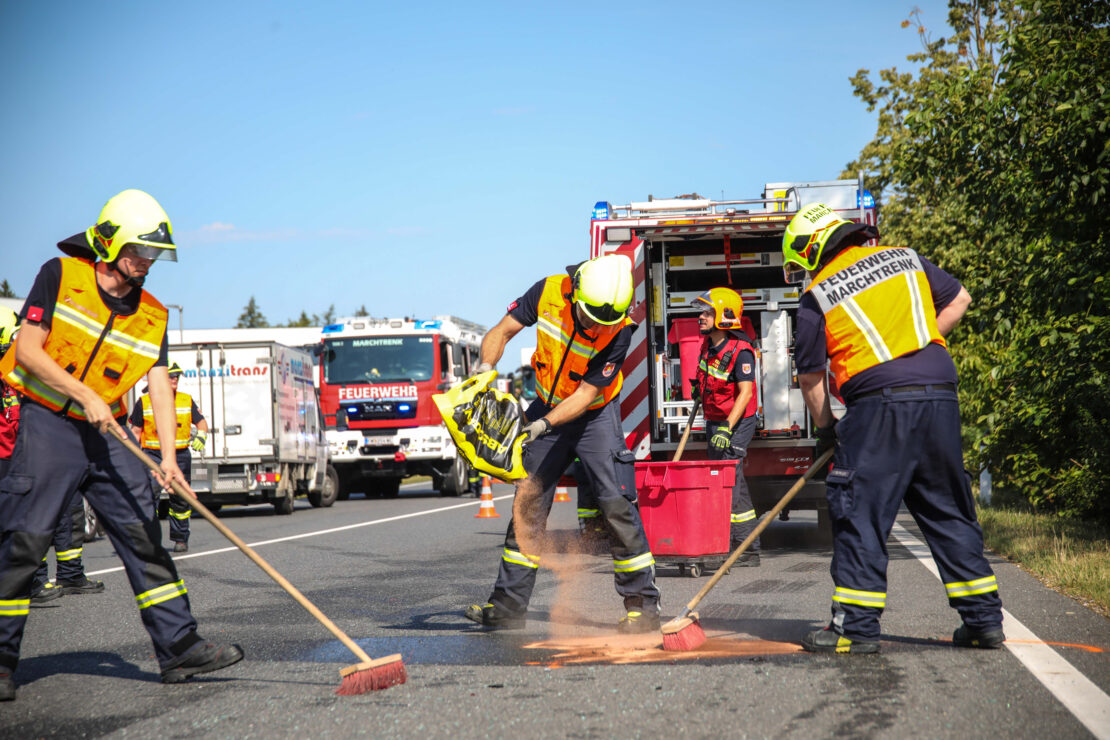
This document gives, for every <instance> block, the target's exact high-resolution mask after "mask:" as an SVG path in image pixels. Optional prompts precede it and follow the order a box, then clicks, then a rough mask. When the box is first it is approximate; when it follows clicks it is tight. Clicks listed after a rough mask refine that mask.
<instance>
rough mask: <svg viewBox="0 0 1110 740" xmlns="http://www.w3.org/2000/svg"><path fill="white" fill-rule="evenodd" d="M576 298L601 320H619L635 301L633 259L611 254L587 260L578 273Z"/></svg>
mask: <svg viewBox="0 0 1110 740" xmlns="http://www.w3.org/2000/svg"><path fill="white" fill-rule="evenodd" d="M574 302H575V303H577V304H578V305H579V307H581V309H582V311H583V312H584V313H585V314H586V315H587V316H589V317H590V318H591V319H593V320H594V321H596V322H597V323H599V324H606V325H611V324H616V323H617V322H619V321H620V320H621V319H623V318H624V317H625V314H627V313H628V307H629V305H631V303H632V262H631V260H629V259H628V258H627V257H624V256H621V255H619V254H607V255H605V256H603V257H595V258H594V259H592V260H589V261H588V262H583V263H582V264H581V265H580V266H579V268H578V270H576V271H575V273H574Z"/></svg>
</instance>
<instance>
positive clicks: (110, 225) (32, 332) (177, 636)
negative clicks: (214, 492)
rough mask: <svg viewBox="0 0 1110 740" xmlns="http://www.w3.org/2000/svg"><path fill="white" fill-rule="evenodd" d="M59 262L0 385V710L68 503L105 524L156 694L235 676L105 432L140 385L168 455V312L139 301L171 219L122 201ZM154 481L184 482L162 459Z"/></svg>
mask: <svg viewBox="0 0 1110 740" xmlns="http://www.w3.org/2000/svg"><path fill="white" fill-rule="evenodd" d="M58 247H59V248H60V249H61V250H62V251H63V252H64V253H65V254H66V255H68V256H66V257H64V258H57V259H52V260H50V261H49V262H47V263H46V264H44V265H43V267H42V268H41V269H40V271H39V274H38V277H37V278H36V279H35V283H34V286H33V287H32V288H31V292H30V293H29V294H28V297H27V301H26V303H25V304H24V307H23V314H22V316H23V325H22V330H21V332H20V335H19V337H18V338H17V341H16V344H15V347H14V348H13V349H12V350H11V351H9V352H8V353H7V354H6V355H5V356H4V358H3V360H2V361H0V376H2V377H3V379H4V381H5V382H7V383H9V384H10V385H12V386H13V387H14V388H16V389H17V390H18V391H19V392H20V393H22V394H23V397H24V401H23V403H22V405H21V418H20V423H21V426H20V430H19V437H18V439H17V441H16V446H15V451H14V453H13V455H12V460H11V466H10V468H9V470H8V474H7V476H5V477H4V479H3V480H2V481H0V531H2V534H0V700H12V699H14V698H15V684H14V681H13V680H12V673H13V672H14V671H15V668H16V664H17V663H18V661H19V648H20V643H21V641H22V637H23V628H24V625H25V624H26V621H27V615H28V611H29V609H28V607H29V605H30V595H31V594H30V590H31V579H32V576H33V575H34V572H35V569H36V568H37V567H38V565H39V563H40V562H41V561H42V557H43V555H44V554H45V552H46V550H47V548H48V547H49V545H50V541H51V536H52V534H53V532H54V527H55V525H56V524H57V522H58V517H59V515H60V514H61V513H62V507H63V504H64V502H65V501H66V499H67V497H68V496H69V494H70V493H71V492H72V491H73V490H74V489H79V490H80V492H81V494H83V495H84V496H85V498H86V499H87V500H88V501H89V503H90V504H91V505H92V507H93V509H94V510H95V511H96V513H97V516H98V517H99V518H100V521H101V522H103V524H104V527H105V529H106V530H107V533H108V536H109V537H110V538H111V540H112V544H113V546H114V547H115V550H116V552H117V553H119V556H120V559H121V560H123V565H124V568H125V569H126V571H127V575H128V578H129V580H130V582H131V587H132V589H133V590H134V592H135V600H136V602H137V603H138V608H139V614H140V616H141V618H142V622H143V626H144V627H146V630H147V632H148V634H149V635H150V638H151V641H152V642H153V643H154V652H155V655H156V657H157V659H158V663H159V666H160V668H161V678H162V681H163V682H164V683H178V682H180V681H184V680H185V679H187V678H188V677H189V676H192V675H194V674H197V673H204V672H207V671H215V670H218V669H220V668H225V667H227V666H229V665H232V664H233V663H236V662H238V661H240V660H242V658H243V653H242V651H241V650H240V649H239V647H238V646H235V645H219V644H215V643H211V642H207V641H206V640H204V639H203V638H201V637H200V636H199V635H198V634H197V631H196V628H197V624H196V620H194V619H193V615H192V612H191V610H190V608H189V598H188V595H187V591H186V589H185V584H184V582H183V581H182V580H181V578H180V576H179V575H178V573H177V570H176V568H175V567H174V563H173V559H172V558H171V557H170V556H169V554H168V553H167V552H166V550H165V549H164V548H163V547H162V543H161V531H160V528H159V526H158V521H157V520H156V519H155V518H154V501H153V496H154V492H153V488H152V487H151V482H150V476H148V475H147V472H146V469H145V468H144V467H143V465H142V464H140V463H139V461H138V460H137V459H136V458H135V457H134V456H132V454H131V453H129V452H128V451H127V450H126V449H125V448H124V446H123V445H122V444H121V443H120V442H119V441H118V440H117V439H115V438H114V437H112V436H109V435H107V434H106V432H109V431H113V432H115V433H117V434H120V435H124V434H125V432H124V430H123V428H122V427H121V426H120V424H121V423H122V422H123V421H124V420H125V419H126V409H125V408H124V405H123V401H122V399H123V396H124V395H125V394H126V393H127V391H128V390H130V389H131V387H132V386H134V385H135V383H136V382H137V381H138V380H139V379H140V378H141V377H142V376H143V375H144V374H147V373H148V371H149V375H148V377H149V381H150V398H151V403H152V405H153V409H154V419H155V424H156V427H157V430H158V436H159V438H160V439H161V441H162V445H163V446H164V447H166V448H172V446H173V444H174V437H175V429H176V425H175V423H174V421H175V419H174V409H173V394H172V393H171V391H170V383H169V377H168V374H167V371H166V364H167V341H166V323H167V311H166V309H165V307H164V306H163V305H162V304H161V303H159V302H158V301H157V300H155V299H154V297H153V296H151V295H150V294H149V293H147V292H146V291H145V290H143V288H142V285H143V282H144V280H145V279H146V275H147V273H148V271H149V270H150V267H151V264H152V263H153V261H154V260H157V259H168V260H171V261H176V260H177V256H176V254H177V253H176V249H177V248H176V246H175V245H174V243H173V239H172V230H171V227H170V221H169V218H168V217H167V216H166V213H165V211H163V210H162V207H161V206H160V205H159V204H158V203H157V201H155V200H154V198H152V197H151V196H150V195H148V194H146V193H144V192H142V191H139V190H125V191H123V192H122V193H119V194H118V195H116V196H115V197H113V198H112V199H111V200H109V201H108V203H107V204H106V205H105V206H104V208H103V210H102V211H101V212H100V217H99V218H98V219H97V221H96V224H95V225H94V226H92V227H90V228H89V229H88V230H87V231H86V232H83V233H79V234H76V235H74V236H72V237H70V238H68V239H66V240H65V241H63V242H60V243H59V244H58ZM161 476H162V479H163V481H162V482H166V483H168V482H169V481H170V480H174V481H178V482H183V480H184V479H183V477H182V474H181V471H180V470H179V469H178V466H177V462H176V461H175V459H174V457H173V456H172V455H167V456H166V457H165V458H164V459H163V460H162V464H161Z"/></svg>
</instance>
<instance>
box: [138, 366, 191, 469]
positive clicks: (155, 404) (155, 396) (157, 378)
mask: <svg viewBox="0 0 1110 740" xmlns="http://www.w3.org/2000/svg"><path fill="white" fill-rule="evenodd" d="M147 380H148V381H149V382H150V408H151V409H152V410H153V411H154V428H155V430H157V432H158V446H159V448H160V449H162V450H164V452H163V454H162V465H161V468H162V475H161V477H160V478H159V480H158V482H159V483H160V484H162V486H163V487H165V488H169V480H170V479H173V480H176V481H177V482H178V483H180V484H182V485H185V475H184V474H183V473H182V472H181V468H179V467H177V457H176V456H175V455H174V454H173V452H172V450H173V449H174V448H176V447H177V412H176V410H175V409H174V392H173V389H172V388H170V373H169V370H168V369H167V368H166V367H165V366H161V367H152V368H151V369H150V372H149V373H147Z"/></svg>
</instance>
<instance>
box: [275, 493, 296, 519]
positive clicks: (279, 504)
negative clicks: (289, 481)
mask: <svg viewBox="0 0 1110 740" xmlns="http://www.w3.org/2000/svg"><path fill="white" fill-rule="evenodd" d="M274 512H275V513H277V514H279V515H281V516H287V515H289V514H292V513H293V489H292V488H290V489H289V490H287V491H285V493H284V494H282V496H281V498H278V499H274Z"/></svg>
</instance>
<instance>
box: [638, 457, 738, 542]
mask: <svg viewBox="0 0 1110 740" xmlns="http://www.w3.org/2000/svg"><path fill="white" fill-rule="evenodd" d="M735 477H736V460H689V461H679V462H638V463H636V492H637V495H638V497H639V500H640V517H641V518H642V519H643V521H644V531H645V532H646V534H647V538H648V543H649V544H650V546H651V552H652V554H653V555H655V556H657V557H658V556H663V559H664V560H666V556H669V555H675V556H681V557H699V556H702V555H719V554H722V553H728V551H729V520H730V517H731V513H732V484H733V482H734V480H735Z"/></svg>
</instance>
